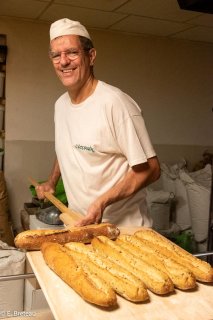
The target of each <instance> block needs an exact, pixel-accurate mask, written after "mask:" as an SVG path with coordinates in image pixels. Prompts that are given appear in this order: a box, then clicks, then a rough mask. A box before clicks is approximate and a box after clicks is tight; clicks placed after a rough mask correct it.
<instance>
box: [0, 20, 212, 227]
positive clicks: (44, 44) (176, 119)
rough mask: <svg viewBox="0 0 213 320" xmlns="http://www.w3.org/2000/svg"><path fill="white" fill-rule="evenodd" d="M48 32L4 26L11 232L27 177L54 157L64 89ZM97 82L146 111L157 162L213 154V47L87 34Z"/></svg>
mask: <svg viewBox="0 0 213 320" xmlns="http://www.w3.org/2000/svg"><path fill="white" fill-rule="evenodd" d="M48 29H49V26H48V25H47V24H38V23H32V22H27V21H19V20H7V19H0V33H2V34H6V35H7V45H8V59H7V69H6V123H5V125H6V141H5V164H4V167H5V177H6V181H7V186H8V191H9V197H10V208H11V214H12V217H13V221H14V225H15V226H18V225H19V223H20V222H19V212H20V210H21V209H22V208H23V203H24V202H27V201H30V199H31V194H30V192H29V189H28V188H29V183H28V180H27V177H28V175H31V176H33V177H34V178H35V179H44V178H46V177H47V175H48V173H49V168H50V167H51V165H52V162H53V157H54V123H53V111H54V101H55V100H56V98H57V97H58V96H59V95H60V94H61V93H62V92H63V90H64V89H63V87H62V86H61V84H60V83H59V81H58V79H57V78H56V76H55V75H54V72H53V70H52V66H51V64H50V62H49V60H48V55H47V52H48V42H49V39H48ZM90 33H91V35H92V37H93V39H94V43H95V46H96V48H97V51H98V55H97V61H96V65H95V73H96V76H97V77H98V78H99V79H102V80H104V81H106V82H109V83H111V84H113V85H116V86H118V87H120V88H121V89H123V90H124V91H126V92H127V93H129V94H130V95H131V96H132V97H133V98H134V99H135V100H136V101H137V102H138V104H139V105H140V106H141V108H142V110H143V113H144V117H145V119H146V123H147V127H148V130H149V132H150V135H151V138H152V141H153V143H154V144H155V145H156V150H157V151H158V153H159V156H160V159H162V160H163V161H166V160H168V161H175V160H176V159H177V158H180V157H183V156H184V157H186V158H189V160H190V162H193V160H194V162H196V161H198V160H200V158H201V156H202V152H203V150H205V149H206V148H207V147H208V148H210V149H211V148H212V146H213V143H212V136H213V129H212V127H213V126H212V115H213V114H212V101H213V90H212V83H213V73H212V69H213V59H212V57H213V44H208V43H200V42H189V41H183V40H172V39H163V38H155V37H142V36H141V37H139V36H130V35H124V34H119V33H107V32H101V31H98V30H90Z"/></svg>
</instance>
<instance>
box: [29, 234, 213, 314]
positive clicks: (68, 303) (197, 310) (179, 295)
mask: <svg viewBox="0 0 213 320" xmlns="http://www.w3.org/2000/svg"><path fill="white" fill-rule="evenodd" d="M135 230H136V229H133V231H135ZM125 231H126V230H123V232H125ZM129 231H130V230H129V228H128V233H130V232H129ZM27 257H28V260H29V262H30V264H31V267H32V269H33V271H34V273H35V276H36V278H37V280H38V282H39V284H40V286H41V288H42V290H43V293H44V295H45V297H46V299H47V302H48V303H49V306H50V308H51V311H52V313H53V315H54V317H55V320H67V319H70V320H82V319H83V320H91V319H92V320H102V319H104V320H118V319H119V320H133V319H134V320H167V319H169V320H186V319H192V320H201V319H202V320H213V283H212V284H203V283H197V288H196V289H195V290H190V291H181V290H178V289H176V290H175V292H174V293H172V294H169V295H166V296H159V295H156V294H153V293H152V292H150V291H149V295H150V301H149V302H144V303H137V304H136V303H132V302H129V301H127V300H125V299H123V298H122V297H120V296H118V307H116V308H113V309H104V308H101V307H98V306H95V305H92V304H90V303H87V302H85V301H84V300H83V299H82V298H81V297H80V296H79V295H78V294H77V293H75V291H74V290H73V289H72V288H70V287H69V286H68V285H67V284H66V283H65V282H64V281H62V280H61V279H60V278H59V277H58V276H57V275H56V274H55V273H54V272H53V271H51V270H50V269H49V267H48V266H47V265H46V263H45V261H44V259H43V257H42V254H41V252H40V251H33V252H28V253H27Z"/></svg>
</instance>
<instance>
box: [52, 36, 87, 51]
mask: <svg viewBox="0 0 213 320" xmlns="http://www.w3.org/2000/svg"><path fill="white" fill-rule="evenodd" d="M60 45H69V46H74V47H76V46H77V47H80V46H81V42H80V39H79V36H77V35H73V34H72V35H65V36H60V37H57V38H55V39H53V40H52V41H51V42H50V47H51V48H54V47H57V46H60Z"/></svg>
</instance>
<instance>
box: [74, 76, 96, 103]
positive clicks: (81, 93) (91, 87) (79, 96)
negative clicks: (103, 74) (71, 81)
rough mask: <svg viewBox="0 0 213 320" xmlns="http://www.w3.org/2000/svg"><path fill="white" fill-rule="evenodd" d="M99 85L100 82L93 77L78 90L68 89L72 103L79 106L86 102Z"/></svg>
mask: <svg viewBox="0 0 213 320" xmlns="http://www.w3.org/2000/svg"><path fill="white" fill-rule="evenodd" d="M97 83H98V80H97V79H95V78H94V76H91V77H89V78H88V79H87V81H86V82H85V83H84V84H83V85H82V87H81V88H78V89H77V90H70V89H68V93H69V96H70V99H71V101H72V103H73V104H79V103H81V102H83V101H84V100H86V99H87V98H88V97H89V96H91V95H92V94H93V92H94V91H95V88H96V85H97Z"/></svg>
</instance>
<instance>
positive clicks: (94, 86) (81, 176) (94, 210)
mask: <svg viewBox="0 0 213 320" xmlns="http://www.w3.org/2000/svg"><path fill="white" fill-rule="evenodd" d="M49 56H50V59H51V61H52V64H53V67H54V69H55V72H56V74H57V76H58V77H59V79H60V81H61V82H62V84H63V85H64V87H65V88H66V92H65V93H64V94H62V95H61V96H60V97H59V99H58V100H57V101H56V103H55V117H54V119H55V150H56V160H55V162H54V166H53V168H52V171H51V173H50V176H49V178H48V181H47V182H45V183H43V184H42V185H40V186H39V187H37V188H36V191H37V195H38V198H39V199H42V198H44V192H45V191H48V192H52V193H54V191H55V186H56V184H57V181H58V179H59V177H60V176H61V177H62V180H63V183H64V188H65V192H66V195H67V199H68V203H69V207H70V208H71V209H73V210H74V211H77V212H80V213H82V214H83V216H84V217H83V218H82V219H81V220H80V221H79V222H78V223H76V226H83V225H88V224H93V223H100V222H101V221H102V222H105V221H108V222H111V223H114V224H117V225H120V226H121V225H122V226H124V225H126V226H130V225H132V226H141V225H142V226H148V227H151V224H152V221H151V218H150V216H149V214H148V212H147V206H146V195H145V190H144V188H145V187H146V186H148V185H149V184H150V183H152V182H154V181H155V180H157V179H158V178H159V175H160V167H159V162H158V159H157V156H156V153H155V151H154V149H153V146H152V144H151V141H150V138H149V135H148V132H147V129H146V126H145V123H144V119H143V116H142V114H141V109H140V108H139V106H138V105H137V103H136V102H135V101H134V100H133V99H132V98H131V97H130V96H129V95H127V94H126V93H124V92H123V91H121V90H120V89H118V88H116V87H114V86H111V85H110V84H107V83H105V82H103V81H101V80H98V79H96V77H95V76H94V72H93V66H94V63H95V58H96V50H95V48H94V46H93V43H92V40H91V37H90V35H89V33H88V31H87V30H86V28H85V27H84V26H83V25H82V24H81V23H80V22H78V21H72V20H70V19H67V18H64V19H60V20H58V21H55V22H54V23H52V24H51V27H50V50H49Z"/></svg>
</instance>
